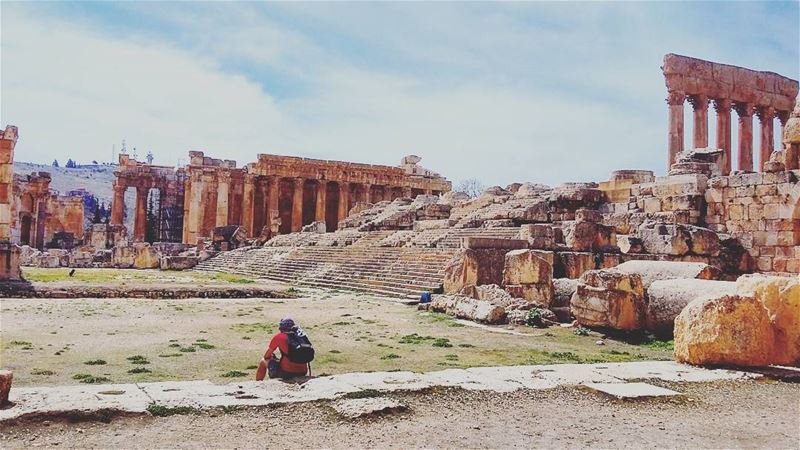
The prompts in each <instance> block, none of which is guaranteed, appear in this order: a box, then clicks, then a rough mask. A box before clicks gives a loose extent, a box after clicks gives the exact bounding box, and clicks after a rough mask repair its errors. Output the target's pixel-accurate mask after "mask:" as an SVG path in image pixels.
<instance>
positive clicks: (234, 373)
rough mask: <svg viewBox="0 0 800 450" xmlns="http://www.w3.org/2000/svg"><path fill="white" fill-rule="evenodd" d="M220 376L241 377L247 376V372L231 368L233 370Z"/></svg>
mask: <svg viewBox="0 0 800 450" xmlns="http://www.w3.org/2000/svg"><path fill="white" fill-rule="evenodd" d="M220 376H221V377H222V378H241V377H246V376H247V373H245V372H242V371H241V370H231V371H228V372H225V373H223V374H222V375H220Z"/></svg>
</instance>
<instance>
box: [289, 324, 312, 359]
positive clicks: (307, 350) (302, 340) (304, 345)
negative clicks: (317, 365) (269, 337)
mask: <svg viewBox="0 0 800 450" xmlns="http://www.w3.org/2000/svg"><path fill="white" fill-rule="evenodd" d="M286 335H287V336H289V354H288V355H286V357H287V358H289V361H291V362H293V363H298V364H306V363H310V362H311V361H313V360H314V347H313V346H312V345H311V341H310V340H309V339H308V336H306V335H305V334H303V335H302V336H298V335H297V333H295V332H294V331H290V332H288V333H286Z"/></svg>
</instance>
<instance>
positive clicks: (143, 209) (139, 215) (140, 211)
mask: <svg viewBox="0 0 800 450" xmlns="http://www.w3.org/2000/svg"><path fill="white" fill-rule="evenodd" d="M148 192H149V189H148V188H146V187H141V186H139V187H137V188H136V214H135V215H134V222H133V240H135V241H143V240H144V232H145V228H146V227H147V193H148Z"/></svg>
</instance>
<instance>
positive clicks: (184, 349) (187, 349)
mask: <svg viewBox="0 0 800 450" xmlns="http://www.w3.org/2000/svg"><path fill="white" fill-rule="evenodd" d="M178 351H179V352H181V353H194V352H196V351H197V350H195V348H194V347H181V348H180V349H178Z"/></svg>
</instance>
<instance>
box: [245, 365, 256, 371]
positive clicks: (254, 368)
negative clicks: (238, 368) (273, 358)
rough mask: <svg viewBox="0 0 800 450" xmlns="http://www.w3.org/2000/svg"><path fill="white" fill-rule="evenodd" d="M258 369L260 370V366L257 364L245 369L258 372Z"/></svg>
mask: <svg viewBox="0 0 800 450" xmlns="http://www.w3.org/2000/svg"><path fill="white" fill-rule="evenodd" d="M256 369H258V366H257V365H255V364H253V365H250V366H247V367H245V370H256Z"/></svg>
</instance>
